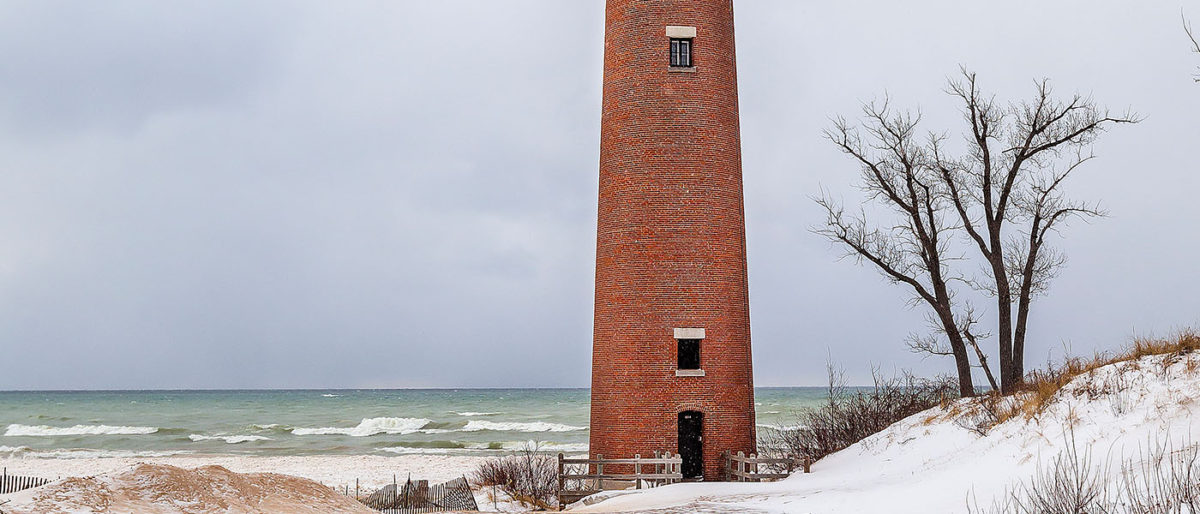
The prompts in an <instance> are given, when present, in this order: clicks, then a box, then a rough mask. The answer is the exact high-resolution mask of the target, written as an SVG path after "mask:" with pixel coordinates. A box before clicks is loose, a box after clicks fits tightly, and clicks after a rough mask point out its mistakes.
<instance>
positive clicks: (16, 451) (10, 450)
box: [0, 446, 32, 457]
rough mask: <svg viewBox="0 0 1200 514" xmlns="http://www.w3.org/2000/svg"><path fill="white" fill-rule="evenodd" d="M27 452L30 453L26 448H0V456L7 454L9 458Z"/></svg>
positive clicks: (28, 448) (29, 449)
mask: <svg viewBox="0 0 1200 514" xmlns="http://www.w3.org/2000/svg"><path fill="white" fill-rule="evenodd" d="M28 451H32V449H31V448H30V447H28V446H0V455H3V454H8V456H10V457H15V456H17V455H20V454H22V453H25V452H28Z"/></svg>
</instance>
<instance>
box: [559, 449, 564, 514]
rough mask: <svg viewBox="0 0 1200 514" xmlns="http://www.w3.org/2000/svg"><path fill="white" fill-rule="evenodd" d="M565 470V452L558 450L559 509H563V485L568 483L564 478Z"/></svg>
mask: <svg viewBox="0 0 1200 514" xmlns="http://www.w3.org/2000/svg"><path fill="white" fill-rule="evenodd" d="M563 472H564V465H563V454H562V452H558V494H557V496H558V510H563V504H562V493H563V485H564V484H565V483H566V482H565V479H564V478H563Z"/></svg>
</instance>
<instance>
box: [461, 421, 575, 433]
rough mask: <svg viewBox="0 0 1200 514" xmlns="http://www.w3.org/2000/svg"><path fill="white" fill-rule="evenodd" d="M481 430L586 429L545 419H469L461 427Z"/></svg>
mask: <svg viewBox="0 0 1200 514" xmlns="http://www.w3.org/2000/svg"><path fill="white" fill-rule="evenodd" d="M481 430H492V431H496V432H574V431H576V430H587V427H576V426H571V425H564V424H561V423H547V422H545V421H534V422H532V423H516V422H497V421H469V422H467V426H465V427H463V429H462V431H463V432H478V431H481Z"/></svg>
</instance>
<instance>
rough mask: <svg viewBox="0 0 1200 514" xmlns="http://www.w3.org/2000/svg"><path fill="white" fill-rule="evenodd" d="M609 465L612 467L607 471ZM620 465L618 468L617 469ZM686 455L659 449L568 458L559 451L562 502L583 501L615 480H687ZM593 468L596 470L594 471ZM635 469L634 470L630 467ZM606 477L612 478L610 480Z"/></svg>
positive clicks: (639, 485) (654, 483)
mask: <svg viewBox="0 0 1200 514" xmlns="http://www.w3.org/2000/svg"><path fill="white" fill-rule="evenodd" d="M604 466H609V470H611V471H619V472H616V473H614V472H608V473H606V472H605V471H604ZM613 467H616V468H617V469H615V470H614V469H613ZM682 467H683V457H680V456H679V455H672V454H671V452H666V453H664V454H662V455H661V456H660V455H659V454H658V452H655V454H654V457H651V458H642V456H641V455H640V454H638V455H634V456H633V458H632V459H606V458H604V456H603V455H596V458H594V459H568V458H566V457H565V456H564V455H563V454H561V453H560V454H558V505H559V509H562V508H563V507H565V506H566V505H567V504H569V503H572V502H575V501H579V500H580V499H581V498H583V497H585V496H591V495H593V494H596V493H598V492H600V491H603V490H604V488H605V487H606V486H608V487H611V485H612V484H611V482H625V483H626V484H628V483H629V482H633V484H632V485H633V487H634V488H637V489H641V488H642V486H646V487H655V486H658V485H665V484H673V483H675V482H680V481H682V480H683V471H682ZM593 469H594V470H595V471H594V472H593ZM630 470H632V471H633V472H632V473H630V472H629V471H630ZM605 481H610V483H606V482H605Z"/></svg>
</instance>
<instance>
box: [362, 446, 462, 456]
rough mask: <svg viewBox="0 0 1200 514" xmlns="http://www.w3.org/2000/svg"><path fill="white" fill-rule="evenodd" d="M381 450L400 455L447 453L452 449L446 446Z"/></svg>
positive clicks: (381, 449)
mask: <svg viewBox="0 0 1200 514" xmlns="http://www.w3.org/2000/svg"><path fill="white" fill-rule="evenodd" d="M379 450H380V451H385V452H388V453H395V454H398V455H446V454H448V453H450V450H448V449H446V448H402V447H401V448H380V449H379Z"/></svg>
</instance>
